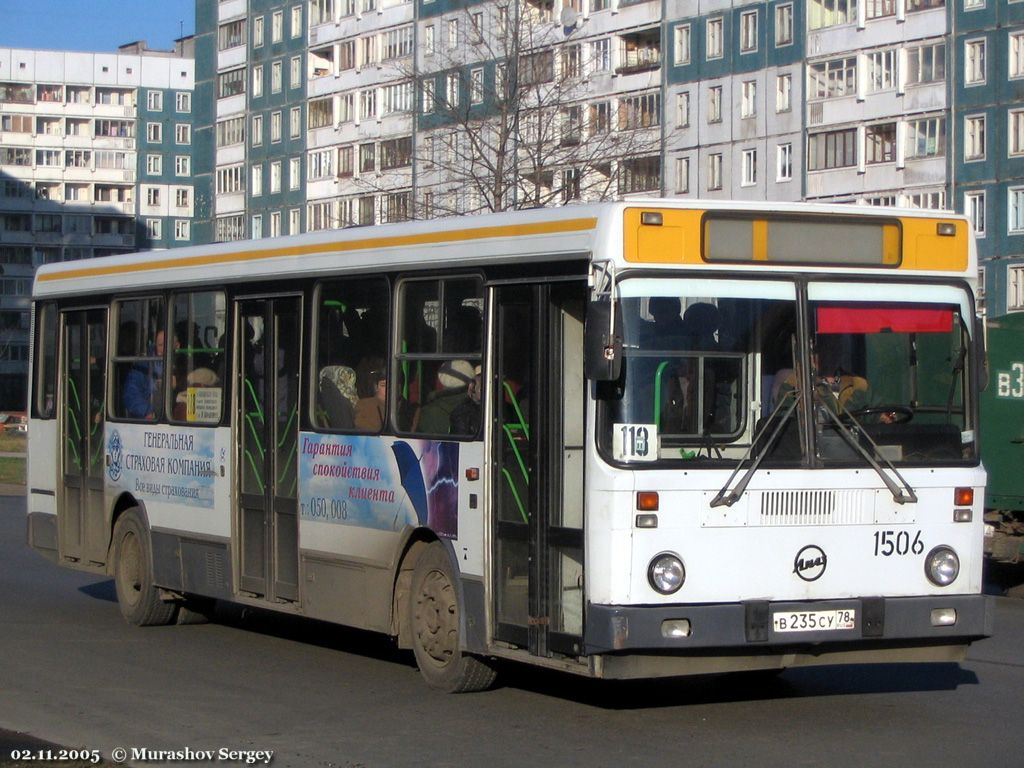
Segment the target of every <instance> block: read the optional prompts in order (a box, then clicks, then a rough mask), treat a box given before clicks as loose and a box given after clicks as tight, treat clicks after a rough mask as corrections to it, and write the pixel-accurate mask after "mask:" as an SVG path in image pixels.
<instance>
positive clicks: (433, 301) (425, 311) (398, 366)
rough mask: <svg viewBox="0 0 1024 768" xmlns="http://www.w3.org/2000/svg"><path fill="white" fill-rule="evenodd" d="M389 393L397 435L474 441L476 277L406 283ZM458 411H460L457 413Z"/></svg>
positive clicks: (478, 324) (478, 331)
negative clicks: (470, 415) (469, 415)
mask: <svg viewBox="0 0 1024 768" xmlns="http://www.w3.org/2000/svg"><path fill="white" fill-rule="evenodd" d="M398 297H399V298H398V302H399V309H400V315H399V323H400V325H399V327H400V328H401V336H400V337H399V347H398V349H396V350H395V364H394V365H393V366H392V377H391V386H390V388H389V389H390V390H391V392H392V394H391V395H390V398H391V402H392V403H393V404H394V411H395V422H396V425H397V427H398V430H399V431H401V432H417V433H422V434H430V435H449V434H450V435H459V436H461V437H472V436H475V433H476V431H477V430H476V429H474V428H473V426H472V425H473V423H474V420H473V419H472V418H462V417H461V416H456V418H454V419H453V418H452V414H453V413H456V412H459V413H460V414H461V412H462V411H466V410H467V408H471V407H472V403H470V402H466V401H471V400H472V395H471V392H470V389H471V385H472V384H474V381H475V376H476V370H477V368H478V367H479V366H480V364H481V358H482V348H483V283H482V281H481V280H480V279H479V278H478V277H475V276H459V277H452V278H441V279H438V278H430V279H425V280H407V281H404V282H403V283H402V284H401V286H400V288H399V293H398ZM460 408H461V411H460V410H459V409H460Z"/></svg>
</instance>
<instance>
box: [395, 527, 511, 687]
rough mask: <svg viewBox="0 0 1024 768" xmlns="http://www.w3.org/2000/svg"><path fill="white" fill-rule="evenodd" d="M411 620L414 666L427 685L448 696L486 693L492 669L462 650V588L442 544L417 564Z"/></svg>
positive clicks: (428, 551)
mask: <svg viewBox="0 0 1024 768" xmlns="http://www.w3.org/2000/svg"><path fill="white" fill-rule="evenodd" d="M409 621H410V626H411V627H412V648H413V653H414V654H415V655H416V665H417V666H418V667H419V668H420V674H422V675H423V678H424V679H425V680H426V681H427V685H429V686H431V687H432V688H437V689H439V690H443V691H447V692H449V693H466V692H469V691H482V690H484V689H486V688H489V687H490V685H491V683H493V682H494V677H495V672H494V669H492V668H491V667H490V666H489V665H488V664H486V663H485V662H484V661H483V660H481V659H479V658H477V657H475V656H471V655H469V654H465V653H463V652H462V651H461V650H460V648H461V639H460V628H459V623H460V606H459V597H458V585H457V584H456V581H455V576H454V573H453V570H452V565H451V561H450V560H449V559H448V554H447V553H446V552H445V550H444V546H443V545H442V544H440V543H439V542H434V543H432V544H430V545H428V546H427V548H426V550H425V551H424V552H423V553H422V554H421V555H420V558H419V560H417V561H416V568H415V570H414V571H413V576H412V590H411V594H410V596H409Z"/></svg>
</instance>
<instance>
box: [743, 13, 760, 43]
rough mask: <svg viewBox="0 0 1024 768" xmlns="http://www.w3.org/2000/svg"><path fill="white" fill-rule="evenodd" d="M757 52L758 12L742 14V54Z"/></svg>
mask: <svg viewBox="0 0 1024 768" xmlns="http://www.w3.org/2000/svg"><path fill="white" fill-rule="evenodd" d="M756 50H757V11H744V12H743V13H742V14H740V53H753V52H754V51H756Z"/></svg>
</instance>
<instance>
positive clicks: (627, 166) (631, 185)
mask: <svg viewBox="0 0 1024 768" xmlns="http://www.w3.org/2000/svg"><path fill="white" fill-rule="evenodd" d="M660 187H661V158H659V157H636V158H630V159H628V160H622V161H621V162H620V163H619V193H620V194H624V195H626V194H630V193H633V192H651V191H654V190H657V189H659V188H660Z"/></svg>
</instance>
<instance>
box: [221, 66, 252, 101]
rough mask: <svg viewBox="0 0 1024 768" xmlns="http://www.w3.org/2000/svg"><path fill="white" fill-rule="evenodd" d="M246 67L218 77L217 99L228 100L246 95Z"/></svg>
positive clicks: (223, 73)
mask: <svg viewBox="0 0 1024 768" xmlns="http://www.w3.org/2000/svg"><path fill="white" fill-rule="evenodd" d="M245 79H246V76H245V67H240V68H239V69H232V70H228V71H227V72H221V73H220V74H218V75H217V98H218V99H226V98H229V97H231V96H238V95H240V94H243V93H245Z"/></svg>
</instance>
